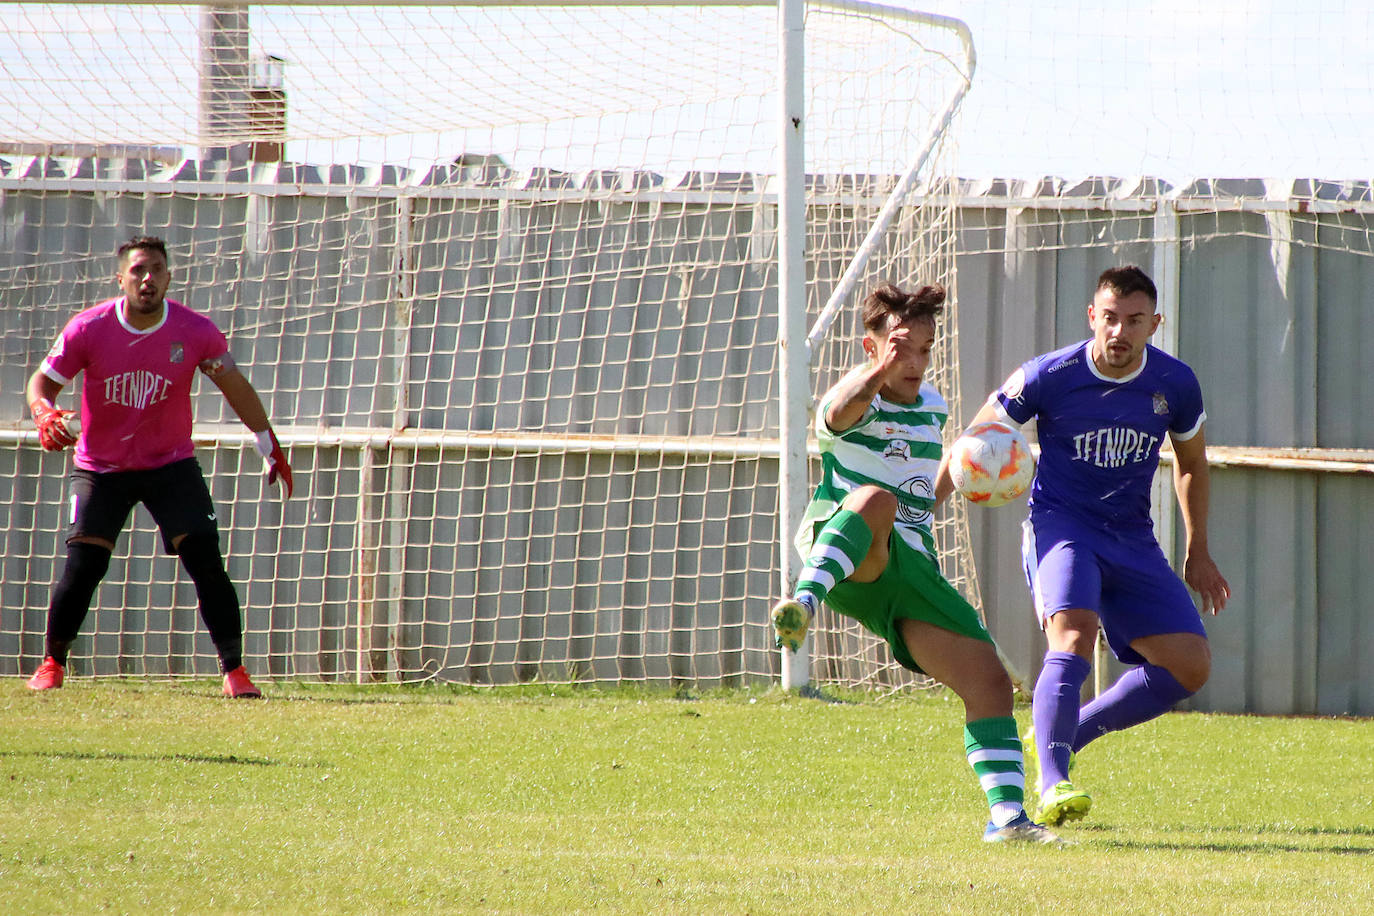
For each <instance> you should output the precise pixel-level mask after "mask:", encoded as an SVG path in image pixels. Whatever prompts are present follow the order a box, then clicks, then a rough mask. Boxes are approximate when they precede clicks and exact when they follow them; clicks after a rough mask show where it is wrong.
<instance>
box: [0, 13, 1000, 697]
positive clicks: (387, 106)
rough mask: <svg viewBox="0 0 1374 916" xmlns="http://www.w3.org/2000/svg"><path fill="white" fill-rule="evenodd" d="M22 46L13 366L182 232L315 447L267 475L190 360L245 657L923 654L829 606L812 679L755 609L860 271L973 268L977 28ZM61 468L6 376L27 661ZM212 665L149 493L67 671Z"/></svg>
mask: <svg viewBox="0 0 1374 916" xmlns="http://www.w3.org/2000/svg"><path fill="white" fill-rule="evenodd" d="M131 34H137V35H139V36H140V42H141V44H142V46H143V47H146V49H147V51H148V53H146V54H141V55H131V54H129V49H128V36H129V35H131ZM0 59H3V60H4V62H5V67H4V69H3V71H0V89H3V93H0V98H3V101H0V216H3V220H0V226H3V230H2V231H3V233H4V242H5V244H4V246H3V250H0V288H3V289H4V290H5V296H6V304H7V308H6V309H5V312H4V315H3V317H2V318H0V321H3V335H0V340H3V342H2V343H0V385H3V388H4V390H6V391H10V392H15V391H20V390H22V388H23V384H24V380H25V379H26V378H27V376H28V374H29V373H31V372H32V371H33V370H34V368H36V367H37V365H38V363H39V361H40V360H41V359H42V356H43V354H44V353H45V352H46V350H47V348H48V346H49V345H50V343H51V341H52V340H53V338H54V337H55V336H56V334H57V332H58V330H59V329H60V328H61V326H62V325H63V323H64V322H65V321H66V320H67V319H68V318H70V317H71V316H72V315H74V314H75V313H76V312H77V311H79V310H80V309H81V308H83V307H85V306H87V305H90V304H94V303H95V302H97V301H100V300H101V299H102V298H107V297H109V296H110V295H112V294H113V293H114V292H115V287H114V285H113V284H112V283H111V282H110V277H111V275H112V272H113V252H114V249H115V247H116V246H117V245H118V244H119V243H120V242H122V241H124V240H125V239H127V238H128V237H130V236H132V235H134V234H142V233H151V234H156V235H160V236H162V237H164V238H165V239H166V240H167V242H168V245H169V249H170V252H171V261H172V271H173V276H174V279H173V288H172V290H171V292H170V294H169V295H171V296H172V297H173V298H177V299H180V300H183V301H185V302H186V303H187V304H188V305H190V306H191V307H193V308H196V309H198V310H200V311H203V312H205V313H207V314H208V315H210V316H211V317H212V318H213V319H214V320H215V321H216V322H217V323H218V324H219V325H220V327H221V328H223V329H224V330H225V332H226V333H227V334H228V336H229V339H230V347H231V350H232V352H233V353H234V355H235V358H236V360H237V361H238V363H239V364H240V365H241V366H242V367H243V368H244V370H245V372H246V373H247V374H248V376H249V377H250V379H251V380H252V381H253V383H254V385H255V386H256V387H257V389H258V390H259V392H261V393H262V394H263V397H264V401H265V402H266V403H267V406H268V409H269V413H270V414H271V416H272V418H273V421H274V424H275V425H276V427H277V430H278V432H279V434H280V436H281V438H282V441H283V443H284V444H285V445H286V446H287V448H288V450H289V451H290V454H291V458H292V462H293V465H294V466H295V468H296V472H297V495H296V497H295V498H294V499H292V500H291V501H289V502H287V503H284V504H283V503H280V502H277V501H273V500H271V499H270V498H268V496H267V493H266V490H265V487H264V484H263V481H262V476H261V473H260V462H259V460H258V458H257V456H256V455H255V454H254V453H253V451H252V448H251V445H250V444H249V442H248V438H247V435H246V433H245V431H244V430H243V428H242V427H241V426H239V425H238V424H237V423H236V422H235V421H234V418H233V416H232V414H231V413H230V412H229V411H228V410H227V407H226V406H225V405H224V403H223V400H222V399H221V398H220V397H219V394H218V392H217V391H215V390H214V388H213V386H209V385H207V384H203V383H202V384H201V385H200V386H199V387H198V389H197V393H196V417H197V426H196V438H197V443H198V448H199V457H200V460H201V462H202V465H203V466H204V468H205V470H206V474H207V477H208V478H209V479H210V481H211V486H212V492H213V494H214V496H215V499H216V502H217V506H218V508H219V511H220V518H221V535H222V541H223V545H224V547H225V554H226V557H227V560H228V564H229V571H230V575H231V578H233V580H234V581H235V583H236V584H237V586H238V589H239V592H240V597H241V598H242V599H243V605H244V621H245V649H246V658H247V661H248V664H249V667H250V669H251V670H252V671H253V672H254V675H255V676H257V675H259V674H261V675H262V676H263V677H266V678H271V677H274V676H276V677H292V678H304V679H323V680H340V679H342V680H358V681H367V680H394V681H416V680H425V679H438V680H443V681H455V682H464V683H477V684H486V683H513V682H520V681H528V680H539V681H548V682H571V683H584V682H652V683H682V684H689V685H700V686H712V685H736V684H743V683H750V682H757V681H766V680H769V679H772V678H776V677H779V676H781V677H782V678H783V680H784V683H786V684H788V685H790V686H798V685H800V684H803V683H805V682H806V681H807V680H808V679H809V678H810V677H812V676H814V677H815V678H816V679H818V680H821V681H823V682H829V683H845V684H857V685H864V684H867V685H877V686H902V685H905V684H908V683H911V682H912V681H911V679H910V677H909V675H908V674H907V673H906V672H903V671H901V670H900V669H897V668H895V667H894V666H893V665H892V663H891V661H890V659H889V658H888V657H887V656H886V654H885V653H884V651H883V649H882V647H881V646H880V645H879V644H877V643H876V641H874V640H872V639H871V638H869V637H867V636H866V635H865V634H863V633H862V632H860V631H859V630H858V629H857V628H856V627H854V626H853V625H850V624H846V623H845V622H844V621H843V620H841V619H836V618H834V617H833V616H830V615H823V616H822V619H821V620H820V621H819V623H818V627H817V629H816V631H815V636H814V640H813V641H812V642H811V643H810V645H809V652H808V654H806V655H803V656H800V658H799V660H798V663H797V664H796V665H795V666H789V665H788V664H786V661H787V660H786V659H785V658H783V657H780V655H779V654H778V652H777V651H776V650H775V649H774V648H773V645H772V632H771V627H770V625H769V622H768V613H767V612H768V607H769V605H770V604H771V602H772V600H774V599H775V598H776V596H777V594H778V593H779V591H780V590H781V589H782V588H784V587H785V586H786V585H787V584H788V583H790V581H791V580H792V579H793V578H794V577H795V575H796V572H797V567H796V559H795V558H794V556H793V552H792V548H791V535H792V529H793V528H794V527H795V523H796V521H797V519H799V517H800V506H801V505H803V504H804V502H805V500H806V498H807V496H808V491H809V486H810V483H809V479H808V476H809V475H808V464H809V462H810V460H811V457H810V456H809V455H808V452H807V444H806V443H807V435H808V426H809V421H808V419H807V417H808V411H809V408H810V405H811V403H812V401H813V399H814V397H815V395H816V393H817V392H818V391H819V390H821V389H823V388H824V387H825V386H827V385H828V384H830V382H832V381H833V380H834V378H835V377H836V376H837V374H838V373H839V372H841V371H843V369H844V368H845V367H847V365H848V364H849V363H850V362H851V361H852V360H853V358H854V355H855V352H856V351H855V349H854V347H855V344H854V338H855V324H854V321H853V316H852V313H853V311H854V308H853V306H854V304H855V302H856V297H857V296H858V295H860V294H861V293H862V291H863V290H864V289H865V288H866V287H867V286H868V285H870V284H872V283H873V282H875V281H877V280H880V279H882V280H888V279H890V280H893V281H896V282H903V283H912V282H915V281H916V280H918V279H919V280H921V281H927V280H936V281H940V282H943V283H945V284H947V285H949V286H950V287H951V288H953V287H954V276H953V244H954V204H955V199H954V189H953V183H952V182H951V181H949V180H948V179H949V176H950V175H951V174H952V172H951V170H950V167H949V162H950V157H951V156H952V153H953V144H952V135H953V130H952V122H953V119H954V117H955V115H956V112H957V109H958V106H959V103H960V100H961V99H962V97H963V94H964V92H965V91H966V90H967V88H968V85H969V80H970V78H971V76H972V70H973V63H974V61H973V51H972V44H971V41H970V38H969V34H968V30H967V29H966V28H964V27H963V25H962V23H959V22H958V21H957V20H952V19H948V18H947V17H940V16H929V15H925V14H921V13H916V12H912V11H909V10H904V9H897V8H892V7H885V6H881V5H877V4H871V3H863V2H852V0H817V2H810V3H803V2H801V0H784V2H782V3H780V4H775V3H772V2H755V3H750V2H729V3H727V2H714V0H697V2H692V3H677V2H659V0H647V2H641V3H633V4H631V3H611V2H600V3H598V2H576V0H572V2H563V3H530V2H519V0H509V2H505V3H502V4H500V5H493V4H488V3H479V2H475V0H474V2H453V3H412V2H406V0H398V2H390V3H388V2H383V3H374V4H367V5H360V4H355V3H333V2H316V3H310V4H297V3H289V4H288V3H276V2H270V3H256V4H252V5H244V4H235V3H221V4H214V5H209V4H194V3H162V4H144V3H135V4H101V3H85V2H82V3H71V4H53V3H37V2H6V3H0ZM827 303H829V304H830V306H831V307H829V308H827ZM956 315H957V309H952V310H951V315H950V316H949V318H948V320H947V321H946V322H945V323H944V331H945V332H946V333H945V335H944V342H943V343H942V346H943V347H945V350H944V351H943V355H944V357H946V358H942V359H941V362H942V363H943V364H944V365H945V366H947V367H948V366H951V365H952V364H953V358H952V354H953V352H954V350H953V346H954V342H955V340H957V317H956ZM832 321H833V326H832V324H831V322H832ZM808 334H809V336H810V339H809V340H808ZM937 383H939V384H940V385H941V387H942V388H943V389H944V390H945V391H946V393H947V395H948V396H949V397H950V398H951V400H952V401H953V402H954V403H956V404H957V400H955V399H956V398H957V376H956V375H954V374H953V373H951V374H949V375H948V376H945V377H942V378H941V379H938V380H937ZM78 384H79V380H78ZM74 394H75V392H73V391H66V392H64V393H63V395H62V398H61V400H62V402H63V406H72V400H73V395H74ZM68 461H69V458H68V457H67V456H65V455H48V454H44V453H42V452H41V451H39V449H38V448H37V446H36V436H35V434H34V433H33V431H32V428H31V424H30V423H29V421H28V419H27V416H26V414H25V411H24V407H23V404H22V402H21V399H19V398H10V399H7V400H6V401H5V402H4V404H3V405H0V475H3V476H4V477H5V478H6V479H8V480H10V481H11V487H10V489H9V491H8V495H6V496H4V497H3V498H0V531H3V537H4V539H5V550H4V558H3V561H0V562H3V563H4V575H3V581H0V607H3V609H4V611H3V617H2V618H0V675H12V674H17V673H23V672H25V671H27V670H28V669H29V668H31V667H32V665H33V664H34V663H35V662H36V661H37V660H38V658H39V657H40V655H41V651H42V636H43V630H44V620H45V613H46V604H47V597H48V590H49V587H50V585H51V583H52V582H53V581H54V579H55V575H56V572H57V571H58V568H59V564H60V561H61V557H62V548H61V541H62V531H63V524H64V522H63V512H62V504H63V501H64V495H65V491H66V485H65V472H66V470H67V467H68V464H67V462H68ZM960 524H962V519H961V516H959V515H958V514H957V513H956V514H955V515H952V516H951V517H950V518H949V519H948V520H946V521H945V522H944V523H942V525H943V526H944V527H942V529H941V530H940V531H939V532H937V535H938V536H940V537H942V538H945V539H946V542H947V543H948V546H950V547H954V546H955V541H956V540H959V539H955V538H953V537H952V536H951V535H950V532H952V531H953V530H954V529H953V527H950V526H957V525H960ZM965 540H966V539H965ZM953 556H954V559H953V560H952V561H947V564H948V563H950V562H952V563H953V566H952V567H951V566H949V565H947V568H946V573H947V574H949V575H950V576H951V578H953V579H954V580H955V581H956V582H957V583H959V584H960V585H961V587H964V588H965V589H966V590H967V591H968V592H969V593H970V595H971V596H972V597H974V598H975V600H976V591H977V587H976V582H975V581H974V580H973V579H972V577H971V566H970V564H968V563H967V561H965V560H962V559H959V558H958V552H957V551H956V552H955V553H954V555H953ZM214 664H215V663H214V654H213V651H212V649H211V647H210V645H209V642H208V638H207V637H206V635H205V633H204V629H203V627H202V626H201V625H200V623H199V621H198V619H197V615H196V610H195V597H194V592H193V591H192V590H191V587H190V584H189V581H188V580H187V579H186V577H185V576H184V575H182V574H180V573H179V571H178V569H177V567H176V564H175V562H174V559H173V558H171V557H168V556H166V555H164V554H162V552H161V550H160V547H159V544H158V541H157V537H156V533H155V531H154V529H153V527H152V525H151V522H150V521H149V519H148V518H147V517H146V516H145V515H142V514H141V510H139V512H138V513H136V515H135V517H134V519H133V520H132V524H131V527H130V528H129V529H128V531H127V532H126V533H125V535H124V536H123V537H122V538H121V540H120V542H119V545H118V547H117V549H116V553H115V557H114V561H113V562H112V565H111V568H110V572H109V574H108V576H107V578H106V580H105V582H104V584H103V585H102V587H101V589H100V591H99V592H98V594H97V600H96V606H95V607H94V608H93V610H92V613H91V614H90V616H89V617H88V618H87V621H86V624H85V626H84V627H83V630H82V635H81V637H80V639H79V640H78V642H77V643H76V645H75V646H74V648H73V655H72V672H73V673H75V674H77V675H119V674H129V675H140V676H146V675H153V676H163V675H183V674H209V673H212V672H213V671H214Z"/></svg>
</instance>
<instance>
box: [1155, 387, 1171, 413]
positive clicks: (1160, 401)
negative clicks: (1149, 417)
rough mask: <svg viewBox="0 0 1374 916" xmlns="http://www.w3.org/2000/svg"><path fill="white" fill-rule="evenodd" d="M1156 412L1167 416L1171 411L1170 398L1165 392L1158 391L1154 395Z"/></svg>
mask: <svg viewBox="0 0 1374 916" xmlns="http://www.w3.org/2000/svg"><path fill="white" fill-rule="evenodd" d="M1153 400H1154V405H1155V413H1156V414H1157V415H1158V416H1161V417H1163V416H1167V415H1168V413H1169V399H1168V398H1166V397H1165V396H1164V392H1162V391H1156V392H1155V393H1154V396H1153Z"/></svg>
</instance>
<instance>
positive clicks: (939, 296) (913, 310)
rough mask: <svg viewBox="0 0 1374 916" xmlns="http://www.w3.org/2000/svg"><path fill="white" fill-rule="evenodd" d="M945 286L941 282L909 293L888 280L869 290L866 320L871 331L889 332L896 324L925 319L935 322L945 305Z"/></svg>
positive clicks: (866, 325)
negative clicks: (871, 290) (894, 318)
mask: <svg viewBox="0 0 1374 916" xmlns="http://www.w3.org/2000/svg"><path fill="white" fill-rule="evenodd" d="M945 295H946V294H945V288H944V287H943V286H941V285H940V284H938V283H935V284H932V285H929V286H922V287H921V288H920V289H918V290H916V292H914V293H909V292H907V291H906V290H904V289H902V288H901V287H900V286H897V285H895V284H893V283H884V284H883V285H882V286H879V287H878V288H877V289H875V290H873V292H871V293H869V294H868V296H867V297H866V298H865V299H864V302H863V323H864V327H865V328H867V329H868V330H870V331H886V330H888V329H889V328H891V327H892V326H893V324H894V322H893V321H892V317H890V316H895V317H896V319H897V320H896V322H895V324H905V323H906V322H908V321H914V320H916V319H918V318H923V319H925V320H927V321H929V322H931V323H932V324H934V323H935V318H936V316H938V315H939V314H940V312H942V311H944V308H945Z"/></svg>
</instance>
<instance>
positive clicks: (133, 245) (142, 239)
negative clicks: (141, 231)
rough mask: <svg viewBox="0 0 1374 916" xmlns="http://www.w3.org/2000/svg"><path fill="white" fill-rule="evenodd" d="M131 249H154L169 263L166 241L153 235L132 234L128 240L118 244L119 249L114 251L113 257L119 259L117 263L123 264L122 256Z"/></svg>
mask: <svg viewBox="0 0 1374 916" xmlns="http://www.w3.org/2000/svg"><path fill="white" fill-rule="evenodd" d="M131 251H156V252H157V253H158V254H160V255H162V260H164V261H167V263H169V264H170V263H171V261H170V260H169V259H168V257H167V243H166V242H164V241H162V239H160V238H158V237H157V236H155V235H136V236H134V237H133V238H131V239H129V241H127V242H125V243H124V244H123V245H120V246H119V250H117V251H116V252H115V257H116V258H118V259H119V263H121V264H123V263H124V256H125V255H127V254H128V253H129V252H131Z"/></svg>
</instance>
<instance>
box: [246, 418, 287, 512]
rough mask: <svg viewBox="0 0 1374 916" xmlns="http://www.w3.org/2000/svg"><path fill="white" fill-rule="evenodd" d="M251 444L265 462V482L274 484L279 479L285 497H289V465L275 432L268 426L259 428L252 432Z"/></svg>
mask: <svg viewBox="0 0 1374 916" xmlns="http://www.w3.org/2000/svg"><path fill="white" fill-rule="evenodd" d="M253 446H254V447H255V448H256V449H257V450H258V454H259V455H261V456H262V460H263V461H266V462H267V483H268V484H269V485H270V484H274V483H276V482H277V481H278V480H280V481H281V485H282V487H283V488H284V489H285V490H286V497H287V499H290V498H291V489H292V480H291V465H289V464H287V463H286V452H284V451H282V450H281V443H280V442H278V441H277V434H276V433H274V432H272V430H271V429H270V428H268V429H264V430H261V431H260V432H256V433H254V434H253Z"/></svg>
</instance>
